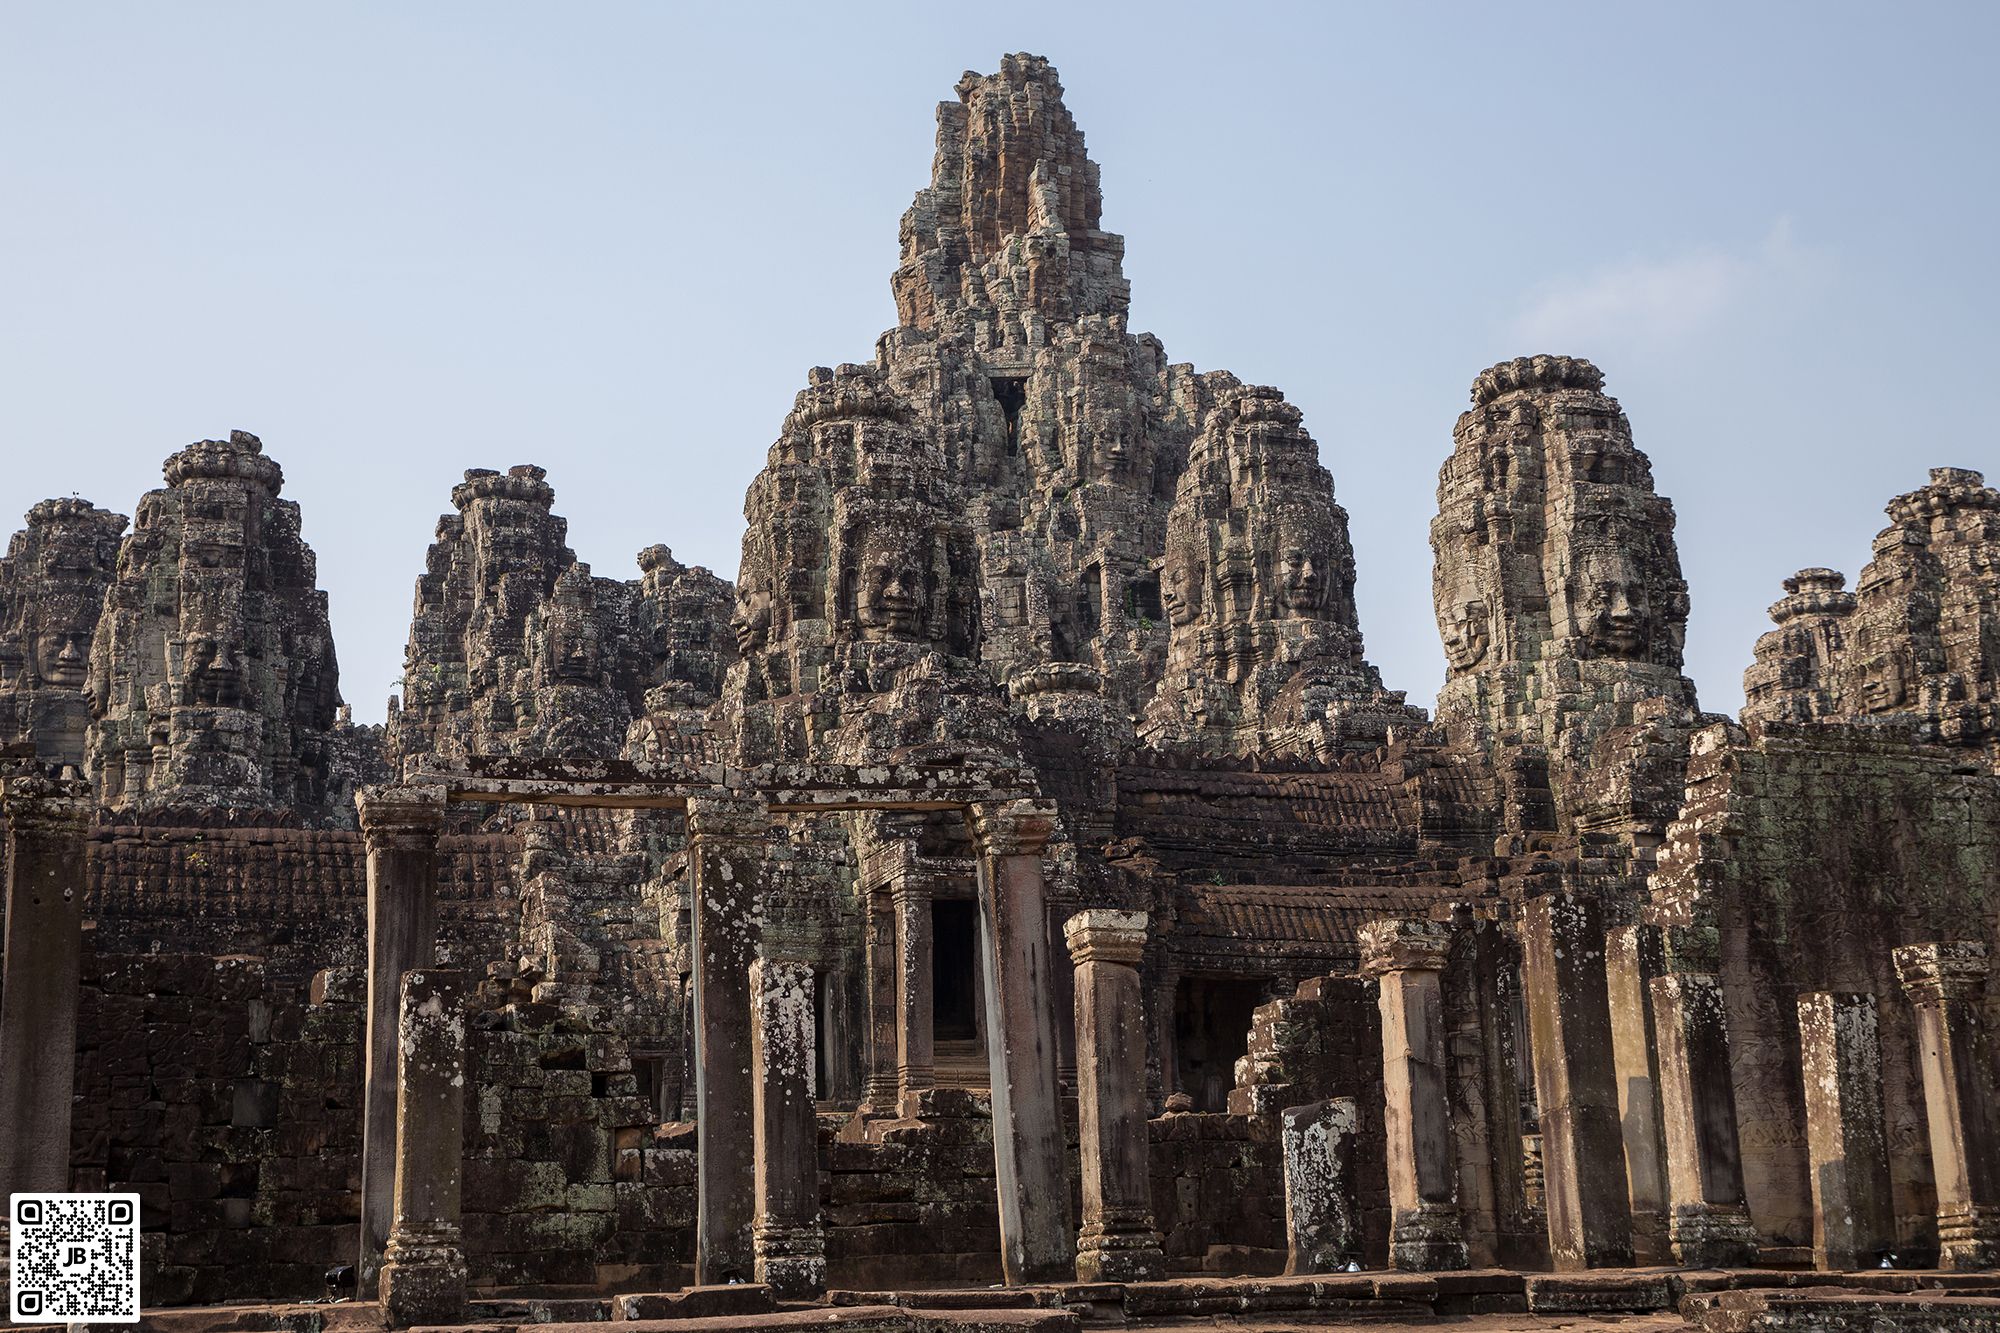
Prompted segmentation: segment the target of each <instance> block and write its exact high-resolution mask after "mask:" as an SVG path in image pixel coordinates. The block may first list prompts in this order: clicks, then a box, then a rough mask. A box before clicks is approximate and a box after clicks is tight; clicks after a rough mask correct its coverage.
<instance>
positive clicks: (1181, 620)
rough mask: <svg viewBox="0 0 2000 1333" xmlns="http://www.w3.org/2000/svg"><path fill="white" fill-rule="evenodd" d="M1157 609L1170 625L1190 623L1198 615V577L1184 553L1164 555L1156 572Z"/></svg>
mask: <svg viewBox="0 0 2000 1333" xmlns="http://www.w3.org/2000/svg"><path fill="white" fill-rule="evenodd" d="M1160 609H1161V610H1162V611H1165V612H1166V613H1167V623H1168V624H1170V625H1191V624H1193V623H1194V621H1195V619H1196V617H1198V616H1200V615H1201V576H1200V574H1199V572H1198V571H1197V570H1196V569H1195V565H1194V562H1193V561H1192V560H1190V559H1188V558H1187V555H1186V553H1184V552H1175V551H1171V550H1170V551H1169V552H1168V554H1167V563H1166V567H1165V568H1163V569H1162V570H1161V571H1160Z"/></svg>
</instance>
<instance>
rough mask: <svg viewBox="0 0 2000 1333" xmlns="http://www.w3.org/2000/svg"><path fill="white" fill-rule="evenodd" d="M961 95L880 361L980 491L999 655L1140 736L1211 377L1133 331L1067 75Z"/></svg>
mask: <svg viewBox="0 0 2000 1333" xmlns="http://www.w3.org/2000/svg"><path fill="white" fill-rule="evenodd" d="M958 97H959V100H958V101H957V102H947V103H945V104H944V105H942V106H940V107H939V108H938V138H937V145H938V151H937V157H936V159H935V162H934V165H933V168H932V178H931V184H930V186H929V187H928V188H926V189H924V190H921V191H919V192H918V195H917V198H916V202H915V203H913V204H912V205H911V207H910V210H909V212H907V213H906V214H904V216H903V225H902V252H903V257H902V262H901V264H900V265H899V266H898V268H897V270H896V274H895V277H894V281H893V285H894V288H895V293H896V309H897V313H898V316H899V319H900V323H899V326H898V327H897V328H895V329H893V330H891V331H890V332H889V333H887V334H885V335H884V336H883V338H882V340H881V343H880V344H879V346H878V348H877V357H878V361H879V363H880V365H881V367H882V369H883V371H884V374H885V378H886V379H887V380H888V382H889V383H890V384H891V385H892V386H893V387H895V388H896V389H897V390H898V391H900V392H901V393H902V394H904V395H905V396H906V397H907V398H908V399H909V400H910V402H911V404H912V405H913V407H914V408H915V410H916V413H917V416H918V418H919V419H920V420H921V422H922V424H923V427H924V429H925V431H926V433H927V434H929V435H930V436H931V438H932V439H934V440H935V441H936V442H937V447H938V448H939V449H940V450H941V452H942V456H943V459H944V462H945V466H946V468H947V470H948V472H949V473H950V475H951V476H952V477H953V478H954V479H955V480H957V481H958V482H959V483H960V484H962V485H963V486H964V488H965V490H966V494H967V497H968V501H969V503H968V507H967V513H968V517H969V519H970V521H971V524H972V527H973V529H974V530H975V532H976V533H977V535H978V552H979V559H980V566H981V571H980V572H981V574H982V575H983V579H982V583H983V591H982V593H981V601H982V606H981V621H982V625H983V627H984V636H983V637H984V641H983V644H982V657H983V658H984V660H985V661H986V662H987V664H988V665H989V667H990V668H991V669H992V670H993V671H994V672H995V673H996V674H997V675H999V676H1001V677H1002V678H1003V679H1006V680H1009V681H1010V682H1017V683H1016V686H1015V688H1016V690H1017V693H1021V694H1024V695H1025V694H1046V693H1049V692H1050V691H1052V690H1060V691H1064V692H1075V693H1080V694H1083V695H1096V694H1099V693H1100V692H1101V694H1102V695H1103V698H1104V700H1105V707H1106V709H1107V710H1108V711H1110V712H1111V713H1112V714H1113V715H1114V717H1115V718H1117V719H1118V720H1121V721H1122V720H1123V719H1125V718H1127V717H1129V716H1130V715H1131V714H1132V713H1134V712H1136V711H1137V710H1138V708H1139V706H1140V705H1141V703H1142V702H1143V699H1144V696H1145V694H1146V692H1147V686H1148V685H1149V684H1150V682H1151V680H1152V679H1153V678H1155V677H1157V675H1158V671H1159V665H1160V662H1161V659H1162V656H1163V654H1164V651H1165V647H1166V629H1165V625H1164V624H1163V623H1162V618H1161V616H1160V608H1159V598H1158V583H1157V574H1156V571H1155V570H1154V569H1153V567H1152V565H1153V561H1154V559H1155V558H1156V555H1157V553H1158V552H1159V551H1160V549H1161V548H1162V544H1163V540H1164V537H1165V527H1166V511H1167V508H1168V506H1169V504H1170V503H1171V500H1172V496H1173V486H1174V479H1175V477H1176V476H1177V475H1178V474H1179V471H1180V468H1181V465H1182V462H1183V460H1184V459H1185V457H1186V452H1187V444H1188V441H1189V440H1190V439H1192V438H1193V435H1194V426H1195V423H1194V422H1193V421H1192V420H1191V419H1190V414H1191V411H1192V409H1193V407H1194V398H1195V394H1196V390H1195V388H1194V385H1193V383H1192V381H1193V378H1194V377H1193V376H1192V375H1191V373H1190V372H1189V371H1188V370H1187V369H1186V368H1184V367H1183V368H1170V367H1168V366H1167V364H1166V357H1165V354H1164V352H1163V351H1162V349H1161V347H1160V345H1159V343H1158V342H1157V341H1156V340H1154V339H1152V338H1150V337H1144V336H1134V335H1133V334H1131V333H1130V332H1129V331H1128V330H1127V328H1126V315H1127V310H1128V307H1129V304H1130V289H1129V285H1128V284H1127V282H1126V280H1125V277H1124V274H1123V272H1122V270H1121V267H1120V261H1121V259H1122V257H1123V254H1124V241H1123V239H1122V238H1120V237H1118V236H1115V235H1113V234H1111V233H1109V232H1106V231H1104V230H1103V228H1102V226H1101V212H1102V207H1103V198H1102V193H1101V191H1100V189H1099V186H1098V173H1097V166H1096V164H1095V163H1093V162H1092V161H1091V160H1090V159H1089V157H1088V156H1087V155H1086V154H1085V152H1084V143H1083V135H1082V132H1081V131H1079V130H1078V129H1077V127H1076V124H1075V122H1074V121H1073V120H1072V119H1071V118H1070V114H1069V112H1068V110H1067V109H1066V108H1065V107H1064V106H1063V104H1062V85H1061V84H1060V83H1059V82H1057V79H1056V74H1055V70H1054V69H1053V68H1051V67H1050V65H1049V63H1048V62H1047V61H1046V60H1044V59H1042V58H1040V57H1038V56H1028V55H1010V56H1008V57H1006V58H1005V59H1003V60H1002V61H1001V65H1000V72H999V73H997V74H993V75H984V76H982V75H976V74H971V73H968V74H967V75H966V76H965V77H964V78H962V79H961V80H959V84H958ZM1050 665H1055V666H1057V667H1059V668H1061V669H1059V670H1057V671H1054V672H1052V673H1051V672H1044V671H1042V670H1041V669H1042V668H1044V667H1047V666H1050ZM1038 676H1039V678H1038ZM1086 707H1087V705H1086Z"/></svg>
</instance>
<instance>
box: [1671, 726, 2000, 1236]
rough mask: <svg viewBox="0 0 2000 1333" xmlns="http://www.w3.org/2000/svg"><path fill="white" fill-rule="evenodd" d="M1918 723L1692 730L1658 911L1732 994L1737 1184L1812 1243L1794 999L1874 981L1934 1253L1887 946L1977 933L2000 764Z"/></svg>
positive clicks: (1985, 917)
mask: <svg viewBox="0 0 2000 1333" xmlns="http://www.w3.org/2000/svg"><path fill="white" fill-rule="evenodd" d="M1982 770H1983V766H1982V765H1976V764H1968V763H1967V762H1966V756H1965V755H1964V753H1963V752H1962V751H1954V750H1952V749H1950V748H1946V747H1940V746H1934V745H1927V744H1923V743H1921V742H1919V741H1918V740H1917V738H1916V736H1915V735H1914V734H1913V728H1910V727H1904V728H1900V729H1899V728H1897V727H1894V726H1892V725H1886V724H1885V725H1876V726H1858V725H1857V726H1830V725H1801V724H1785V723H1778V722H1771V723H1765V724H1753V725H1752V726H1750V727H1749V728H1747V729H1745V728H1738V727H1735V726H1732V725H1728V724H1721V725H1716V726H1712V727H1709V728H1707V729H1706V730H1704V731H1702V732H1700V733H1698V734H1697V735H1696V737H1695V741H1694V745H1693V757H1692V759H1691V761H1690V764H1689V770H1688V797H1687V804H1686V807H1685V808H1684V809H1683V811H1682V813H1681V817H1680V819H1679V820H1678V821H1677V822H1676V823H1675V824H1674V825H1673V827H1672V829H1671V830H1670V832H1669V836H1668V842H1667V845H1666V846H1665V848H1664V849H1663V850H1662V852H1661V856H1660V869H1659V872H1658V874H1657V875H1656V876H1655V877H1654V879H1653V883H1652V903H1653V906H1652V909H1651V910H1652V912H1653V914H1654V916H1655V918H1656V919H1657V920H1658V921H1659V922H1660V923H1661V924H1663V925H1664V926H1666V927H1667V933H1668V939H1669V949H1670V951H1671V950H1673V949H1675V948H1679V949H1681V950H1684V951H1689V952H1692V953H1695V954H1697V957H1696V958H1695V959H1694V960H1693V961H1695V962H1696V963H1697V964H1700V962H1701V961H1702V960H1701V959H1700V958H1699V956H1698V955H1699V953H1700V952H1701V951H1704V950H1708V951H1712V952H1713V955H1714V958H1715V960H1717V961H1719V965H1720V970H1721V975H1722V978H1723V983H1724V986H1725V992H1726V998H1727V1002H1728V1019H1729V1034H1730V1041H1731V1055H1732V1060H1733V1064H1734V1069H1735V1075H1736V1077H1735V1083H1736V1100H1737V1108H1738V1119H1739V1123H1740V1126H1741V1133H1742V1146H1743V1159H1744V1175H1745V1186H1746V1188H1747V1190H1748V1192H1749V1203H1750V1207H1751V1212H1752V1216H1753V1218H1754V1220H1755V1221H1756V1224H1757V1226H1758V1229H1759V1230H1760V1231H1761V1232H1763V1233H1764V1234H1765V1236H1766V1237H1768V1238H1770V1239H1772V1240H1773V1241H1775V1242H1776V1243H1781V1244H1794V1245H1803V1244H1809V1243H1810V1242H1811V1239H1812V1235H1811V1230H1812V1228H1811V1212H1812V1204H1811V1197H1810V1193H1809V1190H1808V1183H1807V1179H1806V1149H1805V1108H1804V1089H1803V1086H1802V1082H1801V1076H1800V1068H1799V1063H1800V1062H1799V1043H1798V1029H1797V1023H1798V1020H1797V1009H1796V997H1797V995H1798V994H1800V993H1801V992H1807V991H1838V992H1862V993H1871V994H1873V995H1875V996H1876V997H1877V998H1878V1001H1879V1002H1880V1016H1881V1017H1880V1022H1881V1042H1882V1082H1883V1099H1884V1109H1885V1112H1886V1115H1887V1128H1888V1137H1889V1147H1890V1157H1891V1174H1892V1180H1893V1186H1894V1192H1895V1201H1896V1213H1897V1228H1898V1234H1899V1239H1900V1245H1901V1247H1902V1251H1903V1253H1904V1255H1905V1256H1906V1257H1914V1256H1920V1255H1922V1254H1923V1253H1925V1252H1926V1250H1929V1251H1930V1252H1933V1253H1934V1252H1935V1246H1936V1244H1937V1240H1936V1224H1935V1207H1936V1204H1935V1199H1934V1196H1933V1191H1932V1185H1931V1170H1930V1162H1929V1142H1928V1138H1927V1132H1926V1121H1925V1118H1924V1102H1923V1092H1922V1087H1921V1082H1920V1078H1919V1071H1918V1065H1917V1058H1916V1047H1915V1041H1916V1037H1915V1030H1914V1024H1913V1019H1912V1015H1911V1011H1910V1008H1909V1005H1908V1003H1907V1001H1906V1000H1905V998H1904V995H1903V992H1902V989H1901V987H1900V986H1899V985H1898V983H1897V979H1896V974H1895V969H1894V968H1893V966H1892V965H1891V962H1890V950H1891V948H1892V947H1894V946H1895V945H1898V944H1903V943H1915V942H1922V941H1927V940H1938V939H1966V938H1971V939H1984V938H1987V937H1988V935H1989V934H1990V931H1991V925H1990V923H1991V920H1992V914H1993V910H1994V893H1995V886H1996V885H2000V777H1996V776H1994V775H1993V774H1991V773H1989V772H1985V771H1982Z"/></svg>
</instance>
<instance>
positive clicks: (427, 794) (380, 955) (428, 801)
mask: <svg viewBox="0 0 2000 1333" xmlns="http://www.w3.org/2000/svg"><path fill="white" fill-rule="evenodd" d="M354 804H355V809H356V810H357V811H358V813H359V814H360V816H361V836H362V840H363V842H364V844H365V845H366V847H367V854H368V1026H367V1031H366V1034H365V1035H364V1036H363V1038H362V1041H363V1043H364V1045H363V1048H362V1065H361V1079H362V1090H361V1107H362V1111H361V1117H362V1118H361V1254H360V1259H359V1262H358V1263H357V1265H356V1268H355V1272H356V1275H357V1282H358V1289H357V1294H358V1295H360V1296H361V1297H362V1298H363V1299H367V1298H369V1297H372V1296H374V1295H375V1290H376V1288H375V1279H376V1275H377V1273H378V1271H379V1270H380V1269H381V1266H382V1251H383V1250H384V1249H385V1248H386V1247H387V1246H388V1244H389V1228H390V1225H391V1223H392V1222H393V1221H394V1218H395V1206H396V1046H397V1034H398V1032H399V1031H400V1030H401V1026H402V998H403V974H404V973H405V972H408V971H410V970H412V969H415V968H427V967H429V966H430V965H431V964H432V963H433V962H435V961H436V957H435V954H436V949H437V877H438V868H437V845H438V834H439V833H440V832H441V831H442V830H443V828H444V807H445V791H444V788H443V787H398V786H384V787H369V788H366V789H364V790H363V791H362V792H361V793H360V794H359V795H358V796H356V797H355V801H354Z"/></svg>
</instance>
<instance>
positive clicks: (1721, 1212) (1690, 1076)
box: [1653, 971, 1757, 1268]
mask: <svg viewBox="0 0 2000 1333" xmlns="http://www.w3.org/2000/svg"><path fill="white" fill-rule="evenodd" d="M1653 1026H1654V1029H1655V1030H1656V1031H1657V1033H1658V1034H1659V1049H1660V1107H1661V1118H1662V1122H1663V1127H1664V1129H1665V1131H1666V1132H1665V1135H1664V1138H1665V1142H1666V1149H1667V1202H1668V1211H1667V1238H1668V1240H1669V1241H1670V1242H1671V1244H1672V1246H1673V1252H1674V1262H1675V1263H1678V1264H1680V1265H1681V1266H1682V1267H1685V1268H1747V1267H1749V1266H1751V1265H1752V1264H1755V1263H1756V1262H1757V1230H1756V1228H1755V1227H1753V1226H1751V1225H1750V1209H1749V1206H1748V1204H1747V1203H1746V1202H1745V1200H1744V1195H1743V1155H1742V1149H1741V1147H1740V1145H1739V1143H1738V1140H1737V1134H1736V1084H1735V1078H1734V1076H1733V1075H1732V1074H1731V1072H1730V1066H1729V1020H1728V1016H1727V1013H1726V1011H1725V1010H1724V1008H1723V1000H1722V982H1721V980H1720V979H1719V978H1717V977H1716V976H1714V975H1713V974H1711V973H1706V972H1679V971H1676V972H1669V973H1667V974H1666V975H1665V976H1660V977H1655V978H1653Z"/></svg>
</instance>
